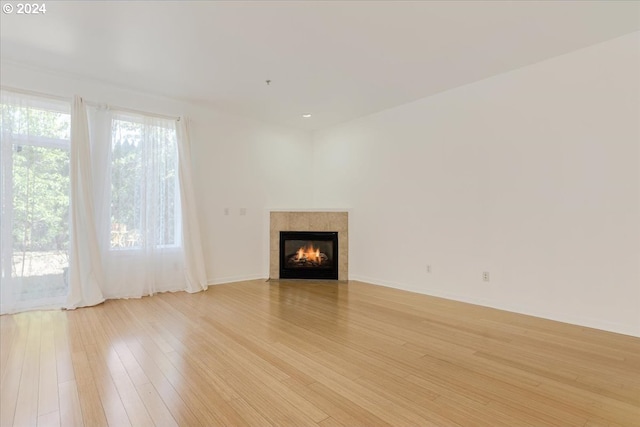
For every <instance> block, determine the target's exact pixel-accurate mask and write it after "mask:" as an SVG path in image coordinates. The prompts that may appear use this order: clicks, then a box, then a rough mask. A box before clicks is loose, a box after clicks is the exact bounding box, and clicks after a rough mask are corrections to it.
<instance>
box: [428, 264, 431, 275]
mask: <svg viewBox="0 0 640 427" xmlns="http://www.w3.org/2000/svg"><path fill="white" fill-rule="evenodd" d="M427 273H431V264H427Z"/></svg>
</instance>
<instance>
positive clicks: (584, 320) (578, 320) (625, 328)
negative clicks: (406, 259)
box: [349, 275, 640, 337]
mask: <svg viewBox="0 0 640 427" xmlns="http://www.w3.org/2000/svg"><path fill="white" fill-rule="evenodd" d="M349 280H357V281H359V282H365V283H370V284H372V285H377V286H384V287H387V288H394V289H400V290H403V291H409V292H415V293H418V294H423V295H429V296H434V297H438V298H444V299H449V300H453V301H460V302H466V303H469V304H475V305H481V306H484V307H490V308H495V309H498V310H505V311H510V312H513V313H519V314H525V315H527V316H534V317H540V318H543V319H548V320H554V321H557V322H564V323H570V324H572V325H578V326H584V327H587V328H594V329H601V330H603V331H608V332H615V333H618V334H624V335H630V336H633V337H640V329H639V328H635V329H634V328H633V326H631V325H626V324H621V323H616V322H610V321H608V320H603V319H597V318H591V317H582V316H573V315H558V313H552V312H546V311H543V310H535V309H533V310H532V309H531V307H524V306H521V305H518V304H505V303H500V302H497V301H494V300H491V299H488V298H473V297H469V296H466V295H458V294H453V293H448V292H442V291H440V290H437V289H430V288H424V287H420V288H418V287H416V286H411V285H407V284H405V283H399V282H392V281H389V280H381V279H376V278H373V277H366V276H359V275H350V277H349Z"/></svg>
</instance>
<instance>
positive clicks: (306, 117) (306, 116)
mask: <svg viewBox="0 0 640 427" xmlns="http://www.w3.org/2000/svg"><path fill="white" fill-rule="evenodd" d="M302 117H304V118H305V119H308V118H309V117H311V114H310V113H305V114H303V115H302Z"/></svg>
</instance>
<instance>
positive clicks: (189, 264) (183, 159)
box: [177, 117, 207, 292]
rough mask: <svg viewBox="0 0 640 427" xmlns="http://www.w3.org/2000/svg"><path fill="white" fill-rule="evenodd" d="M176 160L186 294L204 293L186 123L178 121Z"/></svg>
mask: <svg viewBox="0 0 640 427" xmlns="http://www.w3.org/2000/svg"><path fill="white" fill-rule="evenodd" d="M177 135H178V158H179V171H180V194H181V195H182V198H181V201H182V229H183V233H182V242H183V245H184V259H185V278H186V281H187V283H186V285H187V286H186V291H187V292H198V291H202V290H206V289H207V276H206V272H205V269H204V258H203V256H202V241H201V239H200V226H199V223H198V216H197V215H196V198H195V193H194V191H193V183H192V181H191V138H190V137H189V121H188V120H187V119H186V118H184V117H182V118H181V119H180V122H179V123H178V129H177Z"/></svg>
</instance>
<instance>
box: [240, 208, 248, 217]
mask: <svg viewBox="0 0 640 427" xmlns="http://www.w3.org/2000/svg"><path fill="white" fill-rule="evenodd" d="M246 214H247V208H240V216H245V215H246Z"/></svg>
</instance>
